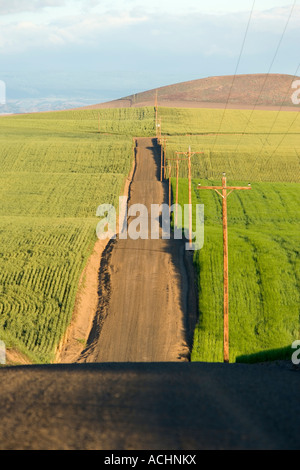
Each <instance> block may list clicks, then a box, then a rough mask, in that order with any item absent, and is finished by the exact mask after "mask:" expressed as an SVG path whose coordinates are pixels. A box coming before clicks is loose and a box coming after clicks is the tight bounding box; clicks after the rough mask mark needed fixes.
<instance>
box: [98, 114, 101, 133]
mask: <svg viewBox="0 0 300 470" xmlns="http://www.w3.org/2000/svg"><path fill="white" fill-rule="evenodd" d="M100 130H101V126H100V113H98V131H99V134H100Z"/></svg>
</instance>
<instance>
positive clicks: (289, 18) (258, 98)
mask: <svg viewBox="0 0 300 470" xmlns="http://www.w3.org/2000/svg"><path fill="white" fill-rule="evenodd" d="M296 3H297V0H294V4H293V6H292V8H291V11H290V14H289V16H288V19H287V22H286V24H285V27H284V30H283V32H282V34H281V37H280V40H279V43H278V45H277V48H276V51H275V54H274V57H273V59H272V61H271V65H270V67H269V70H268V72H267V74H266V76H265V80H264V82H263V86H262V88H261V90H260V93H259V95H258V97H257V99H256V102H255V104H254V107H253V109H252V111H251V114H250V117H249V119H248V121H247V124H246V126H245V128H244V131H243V133H242V136H244V135H245V133H246V130H247V127H248V126H249V123H250V121H251V119H252V116H253V113H254V110H255V108H256V106H257V104H258V102H259V100H260V98H261V95H262V92H263V90H264V88H265V86H266V83H267V80H268V78H269V75H270V72H271V69H272V67H273V65H274V62H275V59H276V57H277V54H278V52H279V49H280V46H281V44H282V41H283V38H284V35H285V33H286V30H287V28H288V25H289V23H290V20H291V17H292V14H293V11H294V9H295V6H296ZM297 70H298V69H297ZM242 136H241V137H240V139H239V141H238V143H237V146H236V148H235V152H237V150H238V147H239V145H240V143H241V140H242Z"/></svg>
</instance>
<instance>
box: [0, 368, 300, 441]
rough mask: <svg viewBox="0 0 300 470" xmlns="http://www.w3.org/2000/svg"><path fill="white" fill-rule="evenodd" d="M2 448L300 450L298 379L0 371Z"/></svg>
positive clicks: (287, 375)
mask: <svg viewBox="0 0 300 470" xmlns="http://www.w3.org/2000/svg"><path fill="white" fill-rule="evenodd" d="M0 383H1V395H0V398H1V407H0V449H1V450H27V449H28V450H202V449H207V450H210V449H215V450H221V449H224V450H227V449H243V450H246V449H251V450H255V449H265V450H269V449H270V450H272V449H275V450H280V449H287V450H293V449H300V431H299V425H298V423H299V415H300V400H299V396H300V371H299V369H296V368H295V367H293V366H292V364H289V363H275V364H272V365H257V364H256V365H243V364H231V365H226V364H202V363H135V364H133V363H132V364H131V363H126V364H123V363H119V364H116V363H115V364H112V363H106V364H73V365H48V366H22V367H7V368H2V369H0Z"/></svg>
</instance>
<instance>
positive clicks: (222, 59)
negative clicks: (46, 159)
mask: <svg viewBox="0 0 300 470" xmlns="http://www.w3.org/2000/svg"><path fill="white" fill-rule="evenodd" d="M293 2H294V0H288V1H285V0H256V2H255V8H254V13H253V16H252V18H251V22H250V26H249V31H248V35H247V37H246V41H245V45H244V50H243V54H242V57H241V61H240V64H239V67H238V70H237V72H238V73H239V74H241V73H264V72H268V71H269V68H270V65H271V64H272V62H273V59H274V54H275V51H276V48H277V46H278V44H279V41H280V39H281V38H282V42H281V43H280V48H279V50H278V54H277V56H276V58H275V60H274V62H273V65H272V69H271V72H273V73H288V74H291V75H294V73H295V71H296V69H297V66H298V64H299V62H300V60H299V59H300V53H299V43H300V42H299V41H300V0H298V1H297V2H296V5H295V7H294V10H293V14H292V17H291V19H290V21H289V23H288V26H287V29H286V31H285V34H284V36H283V37H282V33H283V31H284V29H285V27H286V24H287V20H288V18H289V15H290V12H291V8H292V5H293ZM252 6H253V0H243V1H240V0H227V1H226V0H209V1H203V0H185V1H182V0H181V1H177V0H151V2H145V1H144V2H142V1H140V0H125V1H124V0H110V1H106V0H0V80H4V81H5V82H6V86H7V97H8V99H26V98H27V99H29V98H30V99H41V98H47V97H49V98H50V97H55V98H62V99H64V98H81V99H87V100H91V101H92V102H100V101H108V100H110V99H115V98H119V97H122V96H126V95H128V94H131V93H135V92H139V91H144V90H147V89H151V88H155V87H159V86H163V85H168V84H172V83H178V82H181V81H186V80H192V79H197V78H203V77H208V76H213V75H229V74H233V73H234V72H235V70H236V66H237V61H238V57H239V54H240V51H241V47H242V43H243V40H244V35H245V31H246V27H247V24H248V21H249V15H250V11H251V9H252Z"/></svg>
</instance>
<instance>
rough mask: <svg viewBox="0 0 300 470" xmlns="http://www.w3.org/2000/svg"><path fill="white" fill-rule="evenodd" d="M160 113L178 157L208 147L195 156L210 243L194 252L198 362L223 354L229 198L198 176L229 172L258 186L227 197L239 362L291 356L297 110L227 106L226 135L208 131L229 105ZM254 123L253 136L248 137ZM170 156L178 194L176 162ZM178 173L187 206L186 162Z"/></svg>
mask: <svg viewBox="0 0 300 470" xmlns="http://www.w3.org/2000/svg"><path fill="white" fill-rule="evenodd" d="M161 114H162V116H164V121H165V127H163V129H165V134H166V137H167V147H166V148H167V157H168V158H169V159H171V158H174V157H175V152H176V151H184V152H185V151H187V150H188V148H189V146H191V150H192V151H194V152H202V151H203V152H204V153H203V154H201V155H194V156H193V157H192V176H193V181H192V188H193V194H192V198H193V204H194V206H195V205H196V204H204V207H205V242H204V246H203V248H202V250H200V251H197V252H195V254H194V264H195V268H196V270H197V273H198V288H199V321H198V325H197V327H196V330H195V335H194V346H193V351H192V360H193V361H204V362H219V361H222V358H223V239H222V201H221V197H220V196H219V195H218V194H217V193H216V192H215V191H211V190H200V191H199V190H198V189H197V186H198V183H201V184H202V185H203V186H205V185H209V186H211V185H218V186H220V184H221V178H222V173H223V172H226V175H227V180H228V184H229V185H243V186H245V185H247V184H248V183H249V182H250V183H251V184H252V191H237V192H234V193H233V194H232V195H230V196H229V198H228V232H229V280H230V282H229V306H230V308H229V310H230V361H231V362H234V361H247V362H252V361H258V360H259V361H261V360H267V359H276V358H286V357H291V356H290V351H291V349H290V346H291V344H292V343H293V341H295V340H297V339H299V338H300V310H299V305H300V291H299V278H300V270H299V268H300V260H299V246H300V211H299V182H300V167H299V157H298V152H299V150H298V149H299V146H300V120H297V117H298V114H297V113H293V112H281V113H280V114H279V113H273V112H267V111H255V112H253V113H251V111H235V110H234V111H231V110H230V111H229V110H228V111H227V112H226V113H225V117H224V119H223V121H222V122H223V124H222V135H218V136H213V135H208V133H210V132H215V133H217V132H218V131H219V128H220V123H221V120H222V117H223V111H219V110H178V111H177V113H176V112H173V113H172V114H170V113H169V110H166V109H163V110H162V111H161ZM250 118H251V119H250ZM249 120H250V124H249V125H248V126H247V134H246V133H245V134H243V133H242V134H239V133H241V132H242V131H244V129H245V127H246V126H245V123H246V124H247V123H248V121H249ZM164 121H163V118H162V122H164ZM176 123H178V126H177V125H176ZM270 130H271V132H270ZM175 134H177V135H175ZM178 134H182V135H178ZM261 150H262V151H261ZM169 163H170V165H173V168H172V190H173V195H174V194H175V191H176V184H175V183H176V180H175V168H174V162H171V161H170V162H169ZM179 175H180V179H179V203H180V204H181V205H183V204H187V203H188V181H187V165H186V163H184V162H181V163H180V172H179ZM193 224H194V228H195V220H193ZM185 225H186V226H187V222H186V221H185Z"/></svg>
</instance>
